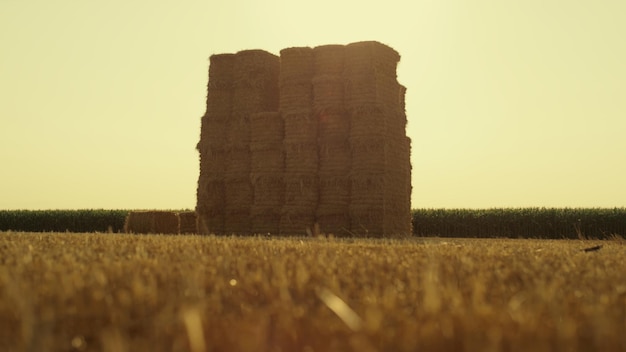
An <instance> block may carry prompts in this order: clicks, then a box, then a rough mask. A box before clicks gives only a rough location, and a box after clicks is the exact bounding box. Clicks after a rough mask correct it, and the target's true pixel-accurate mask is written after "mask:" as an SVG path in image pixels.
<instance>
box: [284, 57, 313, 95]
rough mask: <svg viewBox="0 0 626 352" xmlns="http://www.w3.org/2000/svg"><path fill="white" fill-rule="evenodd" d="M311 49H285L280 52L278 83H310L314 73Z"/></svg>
mask: <svg viewBox="0 0 626 352" xmlns="http://www.w3.org/2000/svg"><path fill="white" fill-rule="evenodd" d="M314 60H315V59H314V57H313V49H312V48H309V47H295V48H285V49H283V50H281V51H280V83H281V86H282V85H283V84H285V83H287V84H289V85H291V84H293V83H295V82H308V83H310V81H311V77H313V74H314V72H315V64H314Z"/></svg>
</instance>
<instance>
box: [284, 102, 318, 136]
mask: <svg viewBox="0 0 626 352" xmlns="http://www.w3.org/2000/svg"><path fill="white" fill-rule="evenodd" d="M282 116H283V122H284V126H285V143H288V144H289V143H316V142H317V135H318V133H317V132H318V131H317V130H318V121H317V119H316V117H315V116H314V115H313V111H312V110H311V109H303V110H298V111H293V112H291V113H284V114H283V115H282Z"/></svg>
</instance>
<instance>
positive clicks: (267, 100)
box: [224, 50, 280, 234]
mask: <svg viewBox="0 0 626 352" xmlns="http://www.w3.org/2000/svg"><path fill="white" fill-rule="evenodd" d="M279 68H280V62H279V59H278V57H277V56H275V55H272V54H270V53H268V52H266V51H263V50H246V51H240V52H238V53H237V54H236V55H235V62H234V65H233V101H234V104H233V107H232V110H231V120H230V122H231V123H230V126H229V129H228V141H227V145H228V150H229V153H228V160H227V162H226V169H225V173H224V176H225V177H224V183H225V185H226V187H225V195H224V199H225V202H224V211H225V216H224V232H225V233H237V234H249V233H251V232H252V220H251V206H252V203H253V201H254V189H253V185H252V181H251V179H250V172H251V171H252V170H251V160H252V159H251V157H252V155H251V150H250V138H251V125H250V118H251V115H252V114H255V113H258V112H263V111H276V110H277V108H278V90H277V87H278V72H279Z"/></svg>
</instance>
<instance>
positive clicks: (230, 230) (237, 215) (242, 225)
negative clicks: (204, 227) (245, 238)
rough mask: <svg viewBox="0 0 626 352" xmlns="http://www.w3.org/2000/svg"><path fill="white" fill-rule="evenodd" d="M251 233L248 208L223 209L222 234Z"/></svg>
mask: <svg viewBox="0 0 626 352" xmlns="http://www.w3.org/2000/svg"><path fill="white" fill-rule="evenodd" d="M251 233H252V219H251V217H250V207H249V206H248V207H242V208H233V209H228V208H226V209H225V212H224V234H226V235H250V234H251Z"/></svg>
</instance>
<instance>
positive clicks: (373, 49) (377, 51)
mask: <svg viewBox="0 0 626 352" xmlns="http://www.w3.org/2000/svg"><path fill="white" fill-rule="evenodd" d="M398 62H400V54H398V52H397V51H395V50H394V49H392V48H391V47H389V46H387V45H384V44H382V43H379V42H375V41H365V42H356V43H351V44H348V45H346V47H345V63H344V75H346V76H347V77H351V76H353V75H362V74H371V73H373V72H376V73H379V74H381V75H385V76H388V77H393V78H395V77H396V69H397V67H398Z"/></svg>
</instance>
